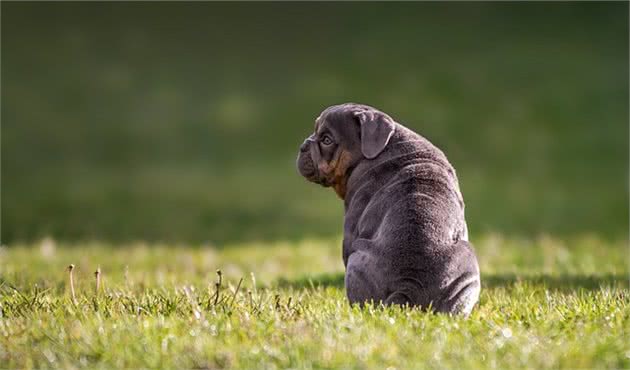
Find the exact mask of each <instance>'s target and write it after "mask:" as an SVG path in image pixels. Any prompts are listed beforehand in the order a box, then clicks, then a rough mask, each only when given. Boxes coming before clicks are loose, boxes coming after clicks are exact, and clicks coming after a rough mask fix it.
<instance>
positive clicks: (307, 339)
mask: <svg viewBox="0 0 630 370" xmlns="http://www.w3.org/2000/svg"><path fill="white" fill-rule="evenodd" d="M474 242H475V245H476V248H477V252H478V255H479V259H480V264H481V269H482V280H483V290H482V295H481V299H480V304H479V305H478V306H477V308H476V309H475V310H474V312H473V313H472V315H471V316H470V317H469V318H468V319H463V318H460V317H449V316H446V315H433V314H427V313H425V312H422V311H420V310H416V309H405V308H400V307H390V308H385V307H379V306H367V307H365V308H358V307H352V306H350V305H349V304H348V303H347V301H346V299H345V296H344V290H343V265H342V263H341V257H340V247H339V240H335V239H332V240H329V239H325V240H315V239H314V240H303V241H300V242H277V243H261V244H256V243H249V244H243V245H231V246H225V247H224V248H217V247H213V246H186V245H178V246H176V245H159V244H153V245H147V244H143V243H136V244H127V245H109V244H106V243H87V244H74V245H64V244H60V245H57V244H56V243H55V242H53V241H51V240H44V241H42V242H41V243H39V244H29V245H9V246H5V247H2V248H1V249H0V314H1V316H0V367H1V368H5V367H7V368H48V367H61V368H68V367H72V368H75V367H77V368H78V367H87V368H111V367H167V368H226V367H230V368H379V369H380V368H399V369H407V368H445V367H450V368H499V369H508V368H509V369H513V368H628V367H630V344H628V343H630V341H629V339H630V291H629V289H628V269H627V267H628V266H627V251H628V249H627V240H618V241H607V240H602V239H599V238H598V237H596V236H592V235H585V236H582V237H575V238H572V239H556V238H551V237H540V238H537V239H535V240H526V239H506V238H503V237H501V236H500V235H493V234H489V235H487V236H485V237H483V238H479V239H478V240H475V241H474ZM71 263H72V264H74V265H75V268H74V271H73V275H74V280H75V281H74V282H75V289H76V300H77V302H76V303H73V301H72V298H71V296H70V292H69V287H68V285H69V284H68V279H69V276H68V271H67V267H68V265H69V264H71ZM99 267H100V270H101V288H100V291H99V292H98V293H97V292H96V291H95V277H94V272H95V271H96V269H97V268H99ZM217 269H220V270H221V276H220V277H219V276H218V275H217V273H216V270H217ZM219 278H220V279H221V283H220V284H217V280H218V279H219Z"/></svg>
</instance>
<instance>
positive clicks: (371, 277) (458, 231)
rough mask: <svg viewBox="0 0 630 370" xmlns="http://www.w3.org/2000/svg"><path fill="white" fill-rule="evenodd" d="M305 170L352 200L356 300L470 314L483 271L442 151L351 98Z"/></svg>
mask: <svg viewBox="0 0 630 370" xmlns="http://www.w3.org/2000/svg"><path fill="white" fill-rule="evenodd" d="M297 166H298V170H299V172H300V174H301V175H302V176H304V177H305V178H306V179H308V180H309V181H312V182H315V183H318V184H320V185H323V186H326V187H332V188H333V189H334V190H335V192H336V193H337V194H338V195H339V197H341V199H343V200H344V205H345V220H344V239H343V262H344V265H345V266H346V276H345V285H346V293H347V295H348V299H349V300H350V302H351V303H359V304H363V303H365V302H369V301H373V302H382V303H384V304H400V305H406V304H408V305H410V306H420V307H422V308H425V309H429V308H430V309H432V310H434V311H437V312H446V313H461V314H464V315H468V314H469V313H470V311H471V310H472V308H473V306H474V305H475V303H477V301H478V299H479V289H480V280H479V267H478V264H477V258H476V257H475V254H474V252H473V250H472V247H471V245H470V243H469V242H468V231H467V227H466V221H465V219H464V202H463V199H462V195H461V193H460V190H459V184H458V182H457V176H456V175H455V171H454V169H453V167H452V166H451V164H450V163H449V162H448V160H447V159H446V156H445V155H444V153H442V151H441V150H440V149H438V148H437V147H435V146H434V145H433V144H431V143H430V142H429V141H428V140H427V139H425V138H424V137H422V136H420V135H418V134H416V133H415V132H413V131H411V130H409V129H408V128H406V127H404V126H402V125H401V124H399V123H397V122H395V121H394V120H393V119H392V118H391V117H390V116H388V115H387V114H385V113H383V112H381V111H379V110H377V109H375V108H372V107H369V106H367V105H361V104H353V103H348V104H342V105H335V106H332V107H329V108H327V109H326V110H324V111H323V112H322V114H321V115H320V116H319V117H318V118H317V120H316V121H315V132H314V133H313V134H312V135H311V136H309V137H308V138H307V139H306V140H305V141H304V143H303V144H302V146H301V147H300V151H299V155H298V159H297Z"/></svg>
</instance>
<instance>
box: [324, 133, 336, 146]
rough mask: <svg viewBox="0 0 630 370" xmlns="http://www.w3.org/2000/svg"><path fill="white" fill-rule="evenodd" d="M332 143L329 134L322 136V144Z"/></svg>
mask: <svg viewBox="0 0 630 370" xmlns="http://www.w3.org/2000/svg"><path fill="white" fill-rule="evenodd" d="M332 143H333V141H332V139H331V138H330V136H328V135H326V136H324V137H323V138H322V144H323V145H330V144H332Z"/></svg>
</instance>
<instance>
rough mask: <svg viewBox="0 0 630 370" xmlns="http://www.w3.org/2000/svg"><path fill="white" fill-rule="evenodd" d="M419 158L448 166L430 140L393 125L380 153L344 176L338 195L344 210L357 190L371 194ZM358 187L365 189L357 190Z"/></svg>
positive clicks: (364, 194) (440, 152)
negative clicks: (341, 191) (340, 193)
mask: <svg viewBox="0 0 630 370" xmlns="http://www.w3.org/2000/svg"><path fill="white" fill-rule="evenodd" d="M420 160H422V161H425V160H429V161H434V162H438V163H440V164H443V165H445V166H448V167H450V164H449V162H448V160H447V159H446V156H445V155H444V153H442V151H441V150H439V149H438V148H437V147H435V146H434V145H433V144H431V142H429V141H428V140H427V139H425V138H424V137H422V136H420V135H418V134H416V133H415V132H413V131H411V130H409V129H407V128H406V127H404V126H402V125H400V124H398V125H396V131H395V133H394V135H393V136H392V138H391V139H390V141H389V143H388V144H387V146H386V147H385V149H384V150H383V152H381V153H380V154H379V155H378V156H377V157H376V158H374V159H364V160H363V161H361V162H359V164H358V165H357V166H356V167H355V168H353V170H352V173H350V174H349V176H348V177H347V182H346V186H345V188H344V190H345V191H344V196H343V197H342V199H344V205H345V208H346V210H347V209H348V207H349V206H350V205H351V203H352V200H353V198H354V196H355V195H356V194H357V193H359V192H361V193H362V194H361V196H362V197H365V196H369V197H371V195H373V193H374V192H375V191H376V190H378V189H380V188H381V187H383V186H385V185H387V184H388V182H389V181H390V180H391V179H393V178H394V177H395V175H396V174H397V173H398V172H399V171H400V170H402V169H403V168H404V167H405V166H407V165H408V164H409V163H410V162H416V161H420ZM362 188H364V190H365V191H361V189H362ZM368 192H369V193H372V194H369V193H368ZM366 193H368V194H366Z"/></svg>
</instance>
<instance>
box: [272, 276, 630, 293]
mask: <svg viewBox="0 0 630 370" xmlns="http://www.w3.org/2000/svg"><path fill="white" fill-rule="evenodd" d="M276 283H277V286H278V287H281V288H288V287H292V288H297V289H299V288H316V287H323V288H325V287H335V288H343V286H344V274H343V273H336V274H321V275H315V276H303V277H300V278H297V279H294V280H287V279H284V278H281V279H279V280H278V281H277V282H276ZM517 284H527V285H532V286H541V287H545V288H547V289H551V290H558V291H572V290H577V289H580V288H582V289H586V290H598V289H600V288H601V287H607V286H614V287H622V288H629V287H630V278H629V276H628V275H627V274H626V275H624V274H602V275H577V274H561V275H551V274H538V275H531V274H523V275H517V274H513V273H510V274H488V275H483V274H482V276H481V285H482V289H495V288H510V287H512V286H514V285H517Z"/></svg>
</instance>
